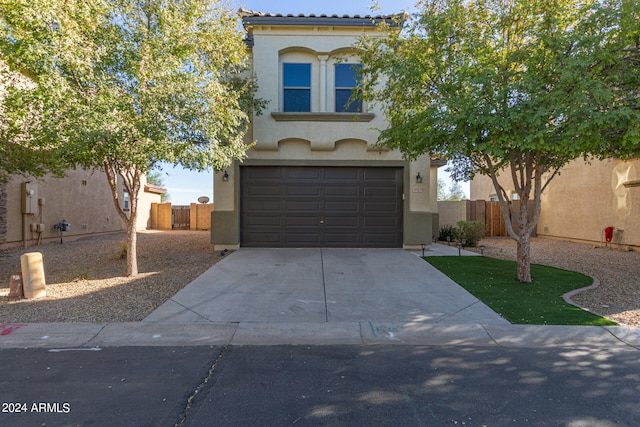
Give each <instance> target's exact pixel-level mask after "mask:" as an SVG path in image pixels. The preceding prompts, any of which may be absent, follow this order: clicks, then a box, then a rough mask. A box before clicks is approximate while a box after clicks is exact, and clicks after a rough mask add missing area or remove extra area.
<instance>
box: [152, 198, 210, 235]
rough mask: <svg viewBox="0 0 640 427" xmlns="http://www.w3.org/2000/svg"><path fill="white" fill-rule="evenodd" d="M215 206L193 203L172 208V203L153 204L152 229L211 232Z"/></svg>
mask: <svg viewBox="0 0 640 427" xmlns="http://www.w3.org/2000/svg"><path fill="white" fill-rule="evenodd" d="M211 211H213V204H212V203H208V204H198V203H191V205H188V206H172V205H171V203H152V204H151V218H150V224H151V225H150V227H149V228H150V229H153V230H210V229H211Z"/></svg>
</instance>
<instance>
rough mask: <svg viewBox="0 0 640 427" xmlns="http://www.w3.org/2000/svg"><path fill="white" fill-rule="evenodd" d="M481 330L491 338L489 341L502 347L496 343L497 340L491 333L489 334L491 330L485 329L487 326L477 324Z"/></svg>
mask: <svg viewBox="0 0 640 427" xmlns="http://www.w3.org/2000/svg"><path fill="white" fill-rule="evenodd" d="M479 326H480V327H481V328H482V330H483V331H484V332H485V333H486V334H487V336H488V337H489V339H490V340H491V342H493V343H494V344H495V345H496V346H498V347H502V346H501V345H500V343H498V341H497V340H496V339H495V338H494V336H493V335H491V332H489V330H488V329H487V327H486V326H485V325H479Z"/></svg>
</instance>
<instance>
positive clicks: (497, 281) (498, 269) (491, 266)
mask: <svg viewBox="0 0 640 427" xmlns="http://www.w3.org/2000/svg"><path fill="white" fill-rule="evenodd" d="M425 260H426V261H427V262H428V263H429V264H431V265H433V266H434V267H435V268H437V269H438V270H440V271H441V272H443V273H444V274H446V275H447V276H449V277H450V278H451V279H452V280H453V281H455V282H456V283H458V284H459V285H460V286H462V287H463V288H465V289H466V290H467V291H468V292H469V293H471V294H472V295H474V296H475V297H476V298H478V299H479V300H480V301H482V302H483V303H485V304H486V305H488V306H489V307H491V309H492V310H493V311H495V312H496V313H498V314H500V315H501V316H502V317H504V318H505V319H507V320H508V321H509V322H511V323H514V324H521V325H596V326H614V325H617V323H615V322H613V321H611V320H609V319H606V318H604V317H600V316H597V315H595V314H593V313H590V312H588V311H585V310H582V309H580V308H578V307H575V306H573V305H571V304H568V303H566V302H565V301H564V300H563V299H562V295H564V294H565V293H567V292H569V291H572V290H574V289H578V288H583V287H585V286H590V285H591V284H592V282H593V281H592V279H591V278H590V277H588V276H585V275H583V274H580V273H575V272H573V271H567V270H561V269H558V268H554V267H547V266H544V265H537V264H533V265H532V266H531V277H532V279H533V282H532V283H521V282H519V281H518V280H517V265H516V262H515V261H504V260H499V259H495V258H489V257H460V256H443V257H438V256H434V257H425Z"/></svg>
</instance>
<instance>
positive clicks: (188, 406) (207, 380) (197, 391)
mask: <svg viewBox="0 0 640 427" xmlns="http://www.w3.org/2000/svg"><path fill="white" fill-rule="evenodd" d="M228 348H229V346H228V345H225V346H224V347H223V348H222V350H221V351H220V354H218V356H217V357H216V358H215V360H214V361H213V363H212V364H211V367H210V368H209V370H208V371H207V376H206V377H205V378H204V379H203V380H202V382H201V383H200V384H198V386H197V387H196V388H195V389H194V391H193V393H192V394H191V396H189V397H188V398H187V404H186V406H185V408H184V411H183V412H182V414H181V416H180V421H178V422H177V423H175V424H174V427H181V426H183V425H185V423H186V422H187V418H188V416H189V412H190V411H191V408H192V407H193V402H194V400H195V399H196V397H197V396H198V394H200V393H202V392H203V391H206V390H207V389H209V388H210V387H212V386H213V382H212V381H210V380H211V379H212V378H213V375H214V373H215V370H216V367H217V366H218V362H219V361H220V359H222V356H224V354H225V352H226V351H227V349H228Z"/></svg>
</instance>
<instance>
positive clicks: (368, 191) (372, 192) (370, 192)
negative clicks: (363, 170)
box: [364, 187, 398, 200]
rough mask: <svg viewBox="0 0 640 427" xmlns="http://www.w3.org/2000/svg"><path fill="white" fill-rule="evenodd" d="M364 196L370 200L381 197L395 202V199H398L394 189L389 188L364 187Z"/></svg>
mask: <svg viewBox="0 0 640 427" xmlns="http://www.w3.org/2000/svg"><path fill="white" fill-rule="evenodd" d="M364 196H365V197H372V198H373V197H381V198H388V199H393V200H395V198H396V197H398V192H397V191H396V189H395V188H389V187H365V188H364Z"/></svg>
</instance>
